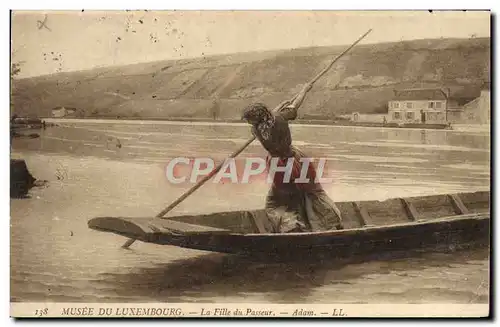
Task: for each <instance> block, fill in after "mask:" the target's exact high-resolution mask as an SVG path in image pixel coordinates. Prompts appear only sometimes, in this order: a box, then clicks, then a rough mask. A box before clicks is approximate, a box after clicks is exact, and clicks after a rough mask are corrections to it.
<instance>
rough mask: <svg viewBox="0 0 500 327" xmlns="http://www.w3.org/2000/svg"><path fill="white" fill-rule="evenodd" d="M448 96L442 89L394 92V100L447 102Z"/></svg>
mask: <svg viewBox="0 0 500 327" xmlns="http://www.w3.org/2000/svg"><path fill="white" fill-rule="evenodd" d="M446 99H447V96H446V93H444V91H443V90H440V89H409V90H399V91H398V90H394V98H393V100H446Z"/></svg>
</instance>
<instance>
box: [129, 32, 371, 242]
mask: <svg viewBox="0 0 500 327" xmlns="http://www.w3.org/2000/svg"><path fill="white" fill-rule="evenodd" d="M371 31H372V30H371V29H369V30H368V31H367V32H366V33H365V34H363V35H362V36H360V37H359V39H357V40H356V42H354V43H353V44H351V45H350V46H349V47H348V48H346V49H345V50H344V51H343V52H342V53H341V54H339V55H338V56H337V57H335V59H333V60H332V61H331V62H330V63H329V64H328V66H326V67H325V68H324V69H323V70H322V71H321V72H319V73H318V75H316V76H315V77H314V78H313V79H312V80H311V81H310V82H309V83H308V84H306V86H305V87H309V88H310V87H312V86H313V84H314V83H315V82H316V81H317V80H318V79H320V78H321V76H323V75H324V74H325V73H326V72H327V71H328V70H329V69H330V68H331V67H332V66H333V64H334V63H335V62H337V61H338V60H339V59H340V58H342V57H343V56H344V55H345V54H346V53H347V52H349V51H350V50H351V49H352V48H354V47H355V46H356V45H357V44H358V43H359V42H361V40H363V39H364V38H365V37H366V36H367V35H368V34H370V32H371ZM302 92H303V91H302ZM295 97H297V96H295ZM280 109H281V105H279V106H278V107H276V108H274V111H278V110H280ZM254 140H255V136H253V137H252V138H251V139H250V140H248V141H247V142H246V143H245V144H243V145H242V146H241V148H239V149H238V150H236V151H235V152H234V153H232V154H231V155H230V156H229V157H228V159H231V158H235V157H236V156H238V155H239V154H240V153H241V152H243V150H245V149H246V147H247V146H249V145H250V144H251V143H252V142H253V141H254ZM226 161H227V159H226V160H224V161H223V162H221V163H220V164H219V165H218V166H217V167H215V169H214V170H212V172H211V173H210V174H208V175H206V176H205V177H203V178H202V179H201V180H200V181H199V182H198V183H196V184H195V185H194V186H193V187H191V188H190V189H189V190H187V191H186V192H185V193H184V194H182V195H181V196H180V197H179V198H178V199H177V200H175V201H174V202H172V203H171V204H170V205H169V206H168V207H166V208H165V209H163V210H162V211H161V212H160V213H159V214H157V215H156V217H157V218H163V216H165V215H166V214H167V213H168V212H169V211H170V210H172V209H173V208H175V207H176V206H177V205H178V204H179V203H181V202H182V201H184V200H185V199H186V198H187V197H188V196H190V195H191V194H193V193H194V192H195V191H196V190H197V189H199V188H200V187H201V186H202V185H203V184H205V183H206V182H207V181H208V180H209V179H210V178H212V177H213V176H214V175H215V174H217V173H218V172H219V171H220V170H221V169H222V167H223V166H224V163H225V162H226ZM134 242H135V240H134V239H132V238H131V239H129V240H127V242H125V244H123V245H122V247H123V248H128V247H129V246H131V245H132V244H133V243H134Z"/></svg>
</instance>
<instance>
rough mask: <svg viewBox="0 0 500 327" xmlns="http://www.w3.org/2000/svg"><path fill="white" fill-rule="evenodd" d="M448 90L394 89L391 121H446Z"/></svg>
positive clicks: (389, 114)
mask: <svg viewBox="0 0 500 327" xmlns="http://www.w3.org/2000/svg"><path fill="white" fill-rule="evenodd" d="M447 102H448V92H447V90H443V89H428V88H421V89H405V90H394V97H393V99H392V100H390V101H389V103H388V122H390V123H433V124H444V123H446V108H447Z"/></svg>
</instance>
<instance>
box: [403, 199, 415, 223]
mask: <svg viewBox="0 0 500 327" xmlns="http://www.w3.org/2000/svg"><path fill="white" fill-rule="evenodd" d="M401 203H402V204H403V207H404V208H405V211H406V215H407V216H408V219H409V220H410V221H417V220H418V212H417V209H415V207H414V206H413V204H412V203H411V202H410V201H408V200H407V199H404V198H401Z"/></svg>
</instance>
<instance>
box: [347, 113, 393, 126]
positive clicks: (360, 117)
mask: <svg viewBox="0 0 500 327" xmlns="http://www.w3.org/2000/svg"><path fill="white" fill-rule="evenodd" d="M348 119H349V120H351V121H353V122H360V123H362V122H364V123H386V122H387V114H362V113H359V112H353V113H352V114H351V115H350V116H349V117H348Z"/></svg>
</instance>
